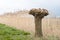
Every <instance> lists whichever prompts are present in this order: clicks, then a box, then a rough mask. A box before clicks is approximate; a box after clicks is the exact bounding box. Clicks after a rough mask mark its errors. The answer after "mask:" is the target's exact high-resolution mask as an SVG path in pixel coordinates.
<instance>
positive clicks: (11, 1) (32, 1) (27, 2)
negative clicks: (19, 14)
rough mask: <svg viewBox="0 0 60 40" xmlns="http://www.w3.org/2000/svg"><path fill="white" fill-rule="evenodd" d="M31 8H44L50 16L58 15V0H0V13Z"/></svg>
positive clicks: (59, 12)
mask: <svg viewBox="0 0 60 40" xmlns="http://www.w3.org/2000/svg"><path fill="white" fill-rule="evenodd" d="M32 8H45V9H48V10H49V12H50V16H51V15H53V16H60V0H0V14H3V13H4V12H13V11H17V10H23V9H27V10H28V9H29V10H30V9H32Z"/></svg>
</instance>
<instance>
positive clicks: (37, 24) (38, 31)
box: [35, 16, 43, 37]
mask: <svg viewBox="0 0 60 40" xmlns="http://www.w3.org/2000/svg"><path fill="white" fill-rule="evenodd" d="M35 36H36V37H42V36H43V34H42V18H40V17H38V16H35Z"/></svg>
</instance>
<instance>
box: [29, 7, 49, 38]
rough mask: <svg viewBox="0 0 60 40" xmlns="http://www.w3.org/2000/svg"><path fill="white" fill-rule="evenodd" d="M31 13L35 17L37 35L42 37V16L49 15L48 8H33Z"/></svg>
mask: <svg viewBox="0 0 60 40" xmlns="http://www.w3.org/2000/svg"><path fill="white" fill-rule="evenodd" d="M29 14H31V15H33V16H34V17H35V36H36V37H37V36H38V37H42V36H43V34H42V23H41V22H42V18H43V17H44V16H47V15H48V11H47V10H46V9H40V8H39V9H31V10H30V12H29Z"/></svg>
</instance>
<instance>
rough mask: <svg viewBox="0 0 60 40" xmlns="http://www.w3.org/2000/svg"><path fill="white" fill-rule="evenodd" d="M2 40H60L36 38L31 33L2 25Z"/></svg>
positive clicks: (54, 37) (0, 27)
mask: <svg viewBox="0 0 60 40" xmlns="http://www.w3.org/2000/svg"><path fill="white" fill-rule="evenodd" d="M0 40H60V38H59V37H58V36H53V35H52V36H45V37H39V38H37V37H34V36H32V35H31V34H30V33H29V32H25V31H22V30H18V29H15V28H11V27H8V25H5V24H1V23H0Z"/></svg>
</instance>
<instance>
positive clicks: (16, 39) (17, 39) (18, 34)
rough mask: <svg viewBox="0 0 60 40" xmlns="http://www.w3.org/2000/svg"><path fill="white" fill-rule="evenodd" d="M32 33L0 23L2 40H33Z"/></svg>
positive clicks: (0, 39)
mask: <svg viewBox="0 0 60 40" xmlns="http://www.w3.org/2000/svg"><path fill="white" fill-rule="evenodd" d="M28 35H30V33H28V32H25V31H22V30H17V29H15V28H11V27H9V26H7V25H5V24H0V40H31V38H30V36H28Z"/></svg>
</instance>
